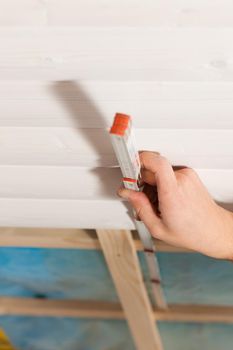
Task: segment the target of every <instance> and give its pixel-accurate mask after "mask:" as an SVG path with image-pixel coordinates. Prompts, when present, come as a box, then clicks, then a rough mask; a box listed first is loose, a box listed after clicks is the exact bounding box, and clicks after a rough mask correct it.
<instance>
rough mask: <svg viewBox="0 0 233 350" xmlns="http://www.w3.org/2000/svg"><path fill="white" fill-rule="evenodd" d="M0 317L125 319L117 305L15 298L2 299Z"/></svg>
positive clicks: (0, 298) (0, 301)
mask: <svg viewBox="0 0 233 350" xmlns="http://www.w3.org/2000/svg"><path fill="white" fill-rule="evenodd" d="M0 315H22V316H41V317H80V318H98V319H99V318H100V319H105V318H107V319H109V318H112V319H124V313H123V311H122V308H121V306H120V305H119V304H115V303H108V302H95V301H79V300H71V299H69V300H61V299H59V300H58V299H57V300H55V299H35V298H15V297H0Z"/></svg>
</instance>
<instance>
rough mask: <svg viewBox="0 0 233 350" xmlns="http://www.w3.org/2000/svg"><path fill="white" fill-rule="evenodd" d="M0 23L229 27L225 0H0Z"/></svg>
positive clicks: (232, 8) (228, 7)
mask: <svg viewBox="0 0 233 350" xmlns="http://www.w3.org/2000/svg"><path fill="white" fill-rule="evenodd" d="M1 5H2V12H1V14H0V25H1V26H36V25H40V26H42V25H44V26H46V25H50V26H106V27H112V26H119V25H121V26H169V27H171V26H172V27H177V26H178V27H184V26H185V27H196V26H198V27H200V26H201V27H225V26H227V27H231V26H232V23H233V15H232V12H233V6H232V3H231V2H229V1H228V0H222V1H221V0H216V1H214V3H213V2H211V1H210V0H202V1H201V0H198V1H197V0H196V1H194V0H192V1H189V3H188V4H187V3H186V2H185V1H183V0H176V1H175V2H171V1H169V0H164V1H161V0H160V1H150V0H144V2H143V4H142V2H140V0H134V1H133V2H132V1H130V0H124V1H123V0H118V1H116V0H112V1H111V4H110V3H108V2H106V1H104V0H88V1H87V0H78V1H77V0H76V1H75V0H47V1H36V0H21V1H20V3H18V2H15V1H14V0H1ZM13 9H14V10H13Z"/></svg>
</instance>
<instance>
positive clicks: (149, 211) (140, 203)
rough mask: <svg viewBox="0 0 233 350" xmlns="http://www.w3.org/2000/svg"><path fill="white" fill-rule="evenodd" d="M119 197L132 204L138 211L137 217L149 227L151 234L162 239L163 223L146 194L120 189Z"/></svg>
mask: <svg viewBox="0 0 233 350" xmlns="http://www.w3.org/2000/svg"><path fill="white" fill-rule="evenodd" d="M118 195H119V196H120V197H122V198H124V199H127V200H128V201H129V202H130V204H131V205H132V207H133V208H134V210H135V211H136V214H137V216H138V217H139V218H140V220H142V221H143V223H144V224H145V225H146V226H147V228H148V230H149V231H150V233H151V234H152V235H153V236H155V237H157V238H160V237H159V236H161V228H162V221H161V219H160V218H159V217H158V216H157V215H156V213H155V210H154V208H153V206H152V204H151V202H150V201H149V199H148V197H147V196H146V195H145V193H143V192H137V191H134V190H129V189H126V188H120V189H119V190H118Z"/></svg>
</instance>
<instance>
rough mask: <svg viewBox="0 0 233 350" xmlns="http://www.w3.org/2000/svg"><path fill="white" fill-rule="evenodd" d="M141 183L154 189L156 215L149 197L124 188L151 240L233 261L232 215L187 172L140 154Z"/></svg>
mask: <svg viewBox="0 0 233 350" xmlns="http://www.w3.org/2000/svg"><path fill="white" fill-rule="evenodd" d="M140 160H141V165H142V172H141V175H142V180H143V181H144V182H145V183H146V184H149V185H151V186H153V187H154V188H157V195H158V206H159V212H158V210H157V209H156V206H155V205H154V204H152V202H151V200H149V197H148V195H146V194H145V193H143V192H136V191H133V190H128V189H125V188H120V189H119V190H118V195H119V196H121V197H122V198H124V199H127V200H128V201H129V202H130V203H131V204H132V206H133V207H134V209H135V211H136V213H137V215H138V216H139V218H140V219H141V220H142V221H143V222H144V224H145V225H146V226H147V228H148V230H149V231H150V233H151V234H152V236H154V237H156V238H158V239H160V240H163V241H165V242H167V243H169V244H171V245H175V246H179V247H183V248H188V249H191V250H195V251H198V252H200V253H203V254H206V255H209V256H212V257H215V258H221V259H233V213H231V212H229V211H227V210H225V209H223V208H222V207H220V206H219V205H217V204H216V203H215V202H214V200H213V199H212V198H211V196H210V194H209V193H208V191H207V189H206V188H205V186H204V185H203V183H202V182H201V180H200V178H199V177H198V175H197V173H196V172H195V171H194V170H193V169H190V168H181V169H178V170H173V168H172V166H171V164H170V163H169V162H168V160H167V159H166V158H164V157H162V156H160V155H159V154H157V153H156V152H149V151H143V152H141V153H140Z"/></svg>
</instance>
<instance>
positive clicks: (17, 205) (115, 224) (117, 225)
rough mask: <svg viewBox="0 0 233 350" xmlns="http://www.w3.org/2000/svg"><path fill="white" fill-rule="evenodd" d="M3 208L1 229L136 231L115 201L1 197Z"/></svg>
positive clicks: (230, 207) (0, 201)
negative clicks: (55, 228)
mask: <svg viewBox="0 0 233 350" xmlns="http://www.w3.org/2000/svg"><path fill="white" fill-rule="evenodd" d="M223 205H224V206H225V207H227V208H228V209H229V210H233V203H228V204H223ZM0 208H1V212H0V226H2V227H6V226H7V227H45V228H49V227H50V228H54V227H57V228H77V227H79V228H85V229H96V228H106V229H129V230H133V229H134V223H133V221H132V220H131V218H130V217H129V215H128V209H127V206H126V205H125V204H124V202H121V201H115V200H104V201H101V200H75V199H73V200H65V199H25V198H0ZM90 213H91V220H90ZM106 213H108V217H107V218H106Z"/></svg>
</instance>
